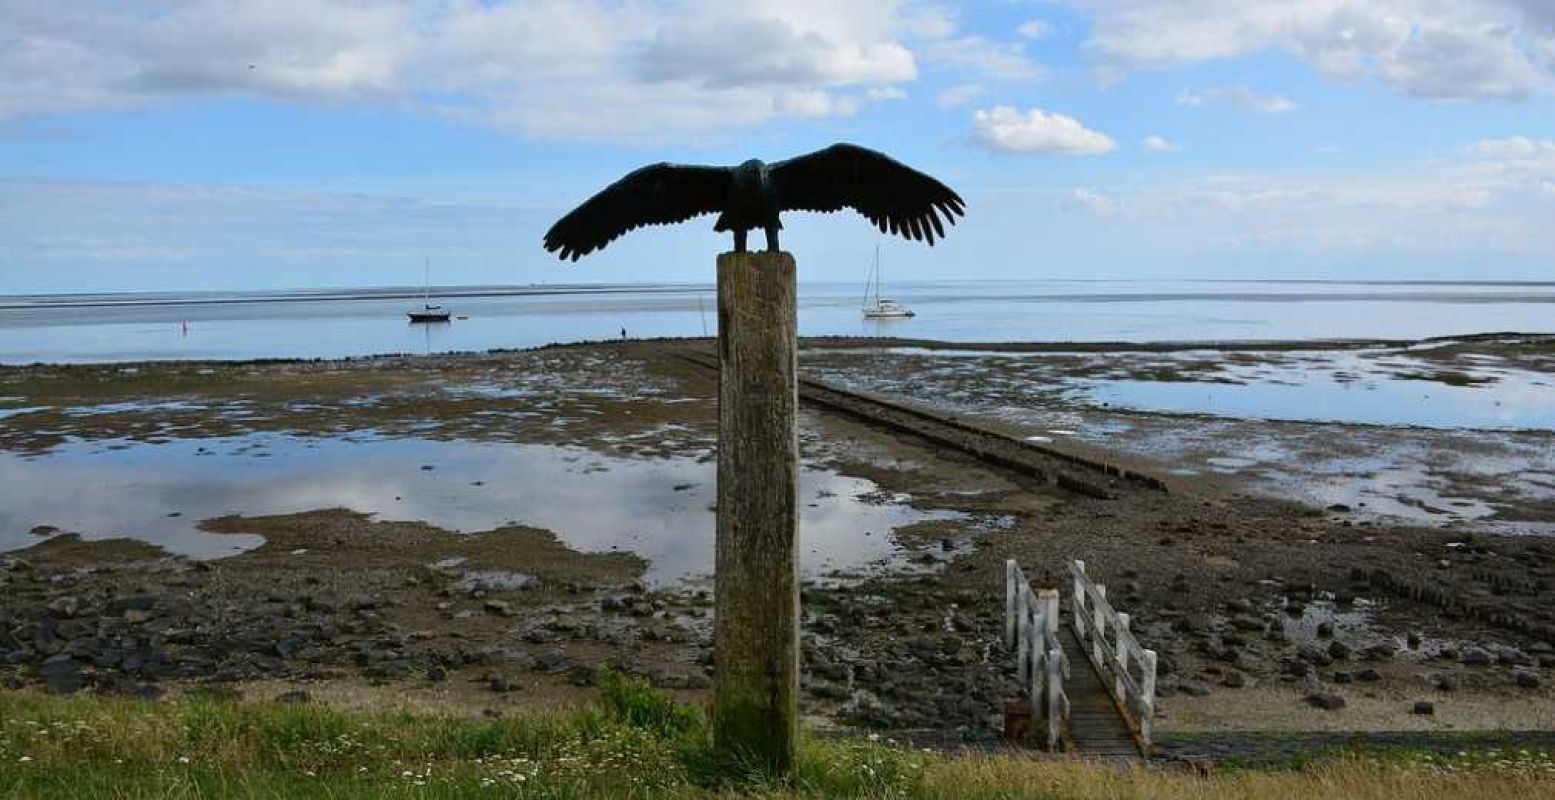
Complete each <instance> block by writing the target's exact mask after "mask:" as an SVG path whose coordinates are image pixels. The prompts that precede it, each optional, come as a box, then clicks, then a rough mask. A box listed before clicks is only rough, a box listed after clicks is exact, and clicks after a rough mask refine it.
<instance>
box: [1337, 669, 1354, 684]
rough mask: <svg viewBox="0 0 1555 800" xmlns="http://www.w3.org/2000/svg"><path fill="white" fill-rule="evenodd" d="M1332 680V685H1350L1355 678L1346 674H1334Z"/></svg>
mask: <svg viewBox="0 0 1555 800" xmlns="http://www.w3.org/2000/svg"><path fill="white" fill-rule="evenodd" d="M1332 680H1333V682H1334V683H1352V682H1354V681H1355V676H1354V675H1352V674H1350V673H1348V672H1335V673H1334V674H1333V677H1332Z"/></svg>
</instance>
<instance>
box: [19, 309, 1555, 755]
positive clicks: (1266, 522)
mask: <svg viewBox="0 0 1555 800" xmlns="http://www.w3.org/2000/svg"><path fill="white" fill-rule="evenodd" d="M708 349H709V345H708V343H707V342H705V341H694V340H685V341H634V342H621V343H608V344H592V345H573V346H558V347H549V348H540V349H537V350H526V351H515V352H495V353H486V354H470V355H447V356H430V357H384V358H362V359H348V360H339V361H310V362H285V361H279V362H245V363H214V362H212V363H147V364H134V365H104V366H33V367H15V368H6V369H0V449H3V451H4V454H3V456H0V470H3V474H4V476H5V478H6V479H5V481H4V484H5V485H6V486H8V487H11V489H9V490H0V491H5V493H6V494H7V496H6V497H4V498H3V500H4V503H5V505H6V507H7V510H6V511H5V512H3V513H4V516H3V520H4V522H5V523H6V526H7V527H8V528H10V529H11V530H6V531H0V536H8V537H10V538H6V539H3V543H4V544H5V545H6V546H7V547H8V548H10V552H8V553H6V554H4V555H3V556H0V583H3V587H0V588H3V591H0V661H3V663H4V666H3V667H0V672H3V675H4V680H5V682H6V683H7V684H9V685H12V686H18V687H22V686H36V687H41V688H45V689H47V690H51V691H57V692H74V691H81V690H95V691H122V692H130V693H136V694H141V695H144V696H161V695H162V694H164V693H168V692H172V693H180V692H188V691H223V692H238V693H243V694H247V695H254V696H267V697H268V696H278V695H283V694H284V695H288V696H297V695H296V694H295V693H296V692H305V693H307V694H308V695H311V696H316V697H321V698H327V699H332V700H334V701H337V702H341V703H351V704H370V705H374V706H383V705H389V706H409V707H433V706H438V707H444V708H446V707H449V705H450V704H452V705H453V707H458V708H467V709H469V710H470V711H471V712H472V713H475V712H479V711H483V710H484V711H488V712H491V713H501V712H502V711H503V710H506V709H517V708H532V707H536V706H554V705H565V704H569V703H571V702H574V701H575V700H578V699H579V698H581V697H583V696H584V695H585V693H586V692H587V691H588V689H587V688H586V687H588V685H589V684H590V683H591V681H592V680H593V676H594V674H595V670H596V669H597V667H598V665H600V664H602V663H611V664H615V665H618V666H620V667H621V668H623V669H626V670H628V671H632V672H637V673H641V674H644V675H647V676H650V677H651V678H652V679H653V680H654V681H655V682H656V683H658V684H659V685H661V686H665V687H668V688H671V689H673V690H675V691H677V692H680V693H682V694H684V695H686V696H691V697H700V696H701V695H702V693H703V691H704V690H705V689H706V688H707V687H708V686H709V685H710V683H709V677H710V674H711V663H712V659H711V650H710V646H711V630H712V629H711V620H710V614H711V601H710V597H709V591H710V589H711V583H710V581H709V580H708V579H707V575H706V571H707V569H706V566H705V565H706V564H710V562H711V539H710V538H709V537H710V535H711V527H712V514H713V510H712V508H711V507H710V504H711V500H710V498H711V497H712V496H713V495H712V492H711V487H712V475H713V469H712V466H713V459H714V458H715V439H716V430H715V427H716V395H717V392H716V375H715V374H713V373H711V372H710V371H709V370H707V369H706V368H705V367H702V366H700V365H699V364H698V363H697V362H696V361H695V360H689V359H687V358H685V356H687V355H692V356H696V355H698V354H705V353H706V352H707V351H708ZM1042 350H1043V348H1039V347H1036V346H1023V347H1013V348H1009V347H1006V348H1001V347H999V346H990V347H989V348H987V349H981V350H980V349H976V348H973V349H972V350H971V351H970V352H969V351H968V349H967V348H965V347H962V348H959V351H958V352H947V351H946V350H945V348H942V347H940V346H938V345H935V344H933V343H927V344H926V343H922V342H897V341H878V340H845V341H844V340H817V341H813V342H809V343H808V345H807V349H806V351H805V354H804V355H803V357H802V364H803V367H804V369H805V374H806V375H807V376H810V377H812V378H817V379H821V380H825V381H827V382H830V383H832V384H835V385H838V386H843V387H848V388H852V389H858V390H866V391H870V392H875V393H878V394H881V395H884V396H891V397H893V398H896V399H898V400H901V401H903V402H907V403H910V404H914V405H917V406H919V407H922V408H925V409H930V410H933V411H934V412H935V413H940V414H948V415H956V416H960V417H964V418H967V419H975V420H977V421H978V422H979V424H983V425H987V426H991V427H994V428H996V429H998V430H1001V431H1004V432H1006V433H1008V434H1009V435H1011V436H1014V437H1017V438H1020V439H1024V440H1031V441H1034V442H1037V441H1040V442H1041V443H1042V445H1043V446H1044V447H1047V448H1052V449H1054V450H1055V451H1057V452H1063V453H1069V454H1072V455H1075V456H1079V457H1095V458H1105V459H1107V460H1109V461H1112V462H1120V461H1121V462H1124V463H1127V464H1128V465H1129V466H1130V467H1131V468H1134V469H1136V470H1139V471H1141V472H1145V473H1147V474H1151V475H1154V476H1157V477H1159V478H1160V480H1161V481H1162V482H1163V483H1164V484H1165V485H1166V487H1167V489H1166V490H1165V491H1162V490H1160V489H1155V488H1151V487H1149V486H1145V485H1141V484H1138V483H1135V482H1130V481H1126V480H1117V479H1110V480H1103V481H1102V485H1103V488H1104V491H1101V492H1095V493H1090V494H1081V493H1075V492H1072V491H1066V490H1064V489H1062V488H1060V487H1059V486H1056V485H1054V484H1052V483H1051V482H1043V481H1038V480H1035V479H1033V478H1031V477H1029V476H1026V475H1022V474H1018V473H1014V472H1010V471H1008V470H1005V469H1002V468H1000V467H998V466H995V465H992V464H989V463H986V462H983V461H980V460H978V459H976V458H974V457H972V456H971V455H968V454H965V453H962V452H958V451H954V450H948V449H946V448H944V447H941V446H937V445H935V444H934V443H932V442H929V441H926V440H923V439H921V438H918V437H916V436H913V435H911V434H909V433H905V432H903V431H901V430H899V429H896V428H893V427H890V426H884V425H878V424H873V423H872V422H871V421H870V420H867V419H859V418H856V417H844V416H840V415H836V414H833V413H830V412H827V411H824V410H820V409H813V408H807V409H805V410H804V411H803V412H802V419H801V424H802V428H801V430H802V434H801V439H802V441H801V449H802V452H803V456H804V460H805V466H806V469H805V474H806V481H807V488H806V489H804V490H803V493H804V501H805V505H806V508H807V509H808V511H807V513H808V514H809V516H807V517H806V523H805V526H806V527H805V531H806V532H805V534H804V536H805V540H804V544H803V546H804V547H805V549H806V550H807V552H808V553H810V556H809V557H808V558H809V560H808V561H807V563H806V567H805V570H806V572H805V574H806V576H807V583H806V589H805V591H804V604H805V606H804V608H805V610H804V630H805V640H804V656H805V682H804V689H805V694H804V700H803V702H804V704H805V707H806V710H807V713H808V714H809V715H810V716H811V718H812V723H813V724H815V725H831V724H838V725H864V726H871V727H878V728H884V729H891V730H896V731H918V732H920V734H921V735H923V736H925V737H926V738H930V739H934V740H936V741H946V742H985V741H991V740H993V739H994V738H996V736H997V734H998V730H999V725H1000V714H1001V712H1002V709H1003V704H1004V701H1005V699H1006V698H1007V697H1008V696H1010V695H1011V694H1012V693H1013V670H1012V668H1011V664H1010V658H1009V655H1008V654H1007V653H1006V652H1005V651H1004V649H1003V644H1002V642H1001V641H1000V640H1001V635H1000V634H1001V628H1002V621H1003V619H1002V616H1003V587H1002V581H1003V575H1004V562H1005V560H1006V559H1008V558H1015V559H1017V560H1018V561H1019V563H1020V564H1021V565H1022V567H1023V568H1024V569H1025V571H1026V573H1027V574H1028V575H1029V576H1031V577H1032V578H1033V580H1034V581H1036V582H1038V583H1046V584H1048V585H1052V586H1062V585H1064V582H1065V581H1066V580H1067V577H1066V575H1067V572H1066V565H1067V564H1068V562H1069V561H1070V560H1072V559H1082V560H1084V561H1085V562H1086V564H1087V568H1088V570H1089V572H1090V573H1091V574H1092V575H1094V576H1095V577H1097V579H1098V580H1100V581H1102V582H1104V583H1106V584H1107V585H1108V586H1109V589H1110V594H1109V596H1110V597H1112V598H1114V602H1115V604H1116V605H1117V606H1118V607H1119V608H1120V609H1121V610H1124V611H1127V612H1129V613H1130V614H1131V615H1132V617H1133V624H1134V629H1135V631H1136V633H1137V635H1138V636H1139V638H1140V639H1141V641H1142V642H1143V643H1144V644H1145V645H1146V646H1147V647H1151V648H1153V649H1155V650H1157V651H1158V652H1159V653H1160V655H1161V673H1162V677H1161V681H1160V692H1161V701H1160V716H1159V718H1158V720H1157V724H1156V726H1157V729H1158V730H1160V731H1162V732H1164V733H1166V734H1168V735H1169V736H1170V735H1179V736H1188V735H1190V734H1218V733H1223V732H1226V731H1313V730H1344V731H1354V730H1379V731H1380V730H1386V731H1410V730H1419V731H1471V730H1483V729H1491V728H1496V729H1524V730H1548V729H1550V728H1551V727H1552V723H1551V720H1555V694H1552V691H1551V689H1550V686H1549V684H1550V679H1551V674H1550V670H1551V668H1552V667H1555V600H1552V599H1551V596H1552V595H1551V592H1550V588H1551V581H1552V579H1555V545H1552V544H1551V543H1550V542H1549V541H1548V540H1547V539H1546V538H1545V537H1543V536H1541V535H1538V534H1540V533H1544V532H1548V531H1550V530H1552V529H1555V434H1552V433H1551V431H1550V430H1549V428H1548V426H1547V425H1543V426H1542V427H1541V425H1542V423H1541V422H1539V420H1542V417H1541V416H1539V415H1540V414H1542V413H1548V411H1549V410H1548V409H1542V410H1541V408H1542V407H1541V405H1540V404H1541V403H1542V400H1541V399H1540V398H1543V397H1545V394H1544V393H1545V392H1547V391H1549V387H1550V386H1551V378H1552V376H1555V343H1552V340H1550V339H1549V338H1547V337H1501V338H1486V339H1484V340H1477V341H1471V342H1462V341H1459V342H1443V343H1437V345H1436V346H1422V345H1421V343H1338V344H1333V345H1331V346H1316V345H1312V344H1310V343H1306V344H1304V345H1302V346H1296V345H1286V344H1272V345H1268V346H1266V347H1262V348H1260V347H1258V346H1253V345H1236V346H1228V347H1224V348H1217V347H1212V346H1196V347H1192V348H1186V349H1184V350H1183V351H1181V352H1171V351H1166V350H1163V349H1162V348H1159V347H1149V348H1142V347H1138V346H1127V345H1119V346H1115V347H1110V348H1109V347H1102V346H1088V347H1086V348H1083V350H1075V349H1073V348H1071V349H1069V350H1065V349H1064V348H1063V347H1062V346H1057V345H1055V346H1051V347H1050V348H1048V349H1047V352H1041V351H1042ZM1336 356H1342V357H1343V358H1341V359H1338V360H1336ZM1336 373H1343V375H1341V376H1340V378H1341V379H1342V378H1343V376H1344V375H1353V376H1355V377H1354V378H1353V380H1352V384H1354V383H1356V382H1361V383H1364V382H1365V381H1368V380H1371V381H1381V383H1377V384H1376V385H1378V386H1382V387H1383V388H1380V389H1378V390H1377V391H1381V392H1383V393H1384V394H1386V393H1387V392H1392V391H1395V390H1397V391H1404V390H1405V389H1408V390H1413V389H1422V390H1423V392H1424V393H1434V392H1438V391H1464V392H1469V391H1475V390H1476V389H1485V388H1486V387H1487V386H1491V387H1493V385H1495V383H1496V382H1498V381H1501V382H1516V385H1517V386H1518V387H1520V388H1522V389H1524V390H1526V391H1524V392H1523V393H1522V396H1525V397H1527V396H1531V397H1533V398H1535V401H1534V403H1533V408H1532V409H1531V410H1527V411H1518V412H1517V414H1514V415H1511V416H1509V417H1507V418H1506V419H1508V420H1510V421H1509V422H1507V421H1503V422H1501V423H1495V422H1494V421H1493V422H1492V423H1484V424H1482V423H1477V422H1475V421H1474V420H1472V419H1470V420H1465V421H1463V422H1462V423H1461V424H1458V423H1456V419H1457V418H1456V417H1452V416H1451V415H1450V414H1448V416H1447V417H1446V418H1444V419H1443V420H1440V421H1437V424H1420V423H1419V422H1415V421H1410V420H1408V419H1398V420H1394V421H1393V422H1394V423H1396V424H1389V419H1388V416H1387V410H1386V408H1381V409H1378V408H1377V407H1376V406H1375V404H1370V403H1362V404H1361V407H1362V409H1363V411H1362V412H1353V413H1352V412H1350V411H1346V410H1345V409H1344V408H1339V409H1338V410H1336V411H1333V412H1329V413H1328V414H1327V416H1328V417H1332V418H1323V415H1311V414H1309V415H1307V416H1317V417H1319V418H1312V419H1308V418H1304V417H1302V416H1301V415H1299V414H1298V415H1293V416H1292V417H1291V418H1288V419H1276V420H1265V419H1244V418H1234V417H1227V416H1225V415H1223V414H1217V413H1215V412H1216V408H1215V407H1214V406H1213V405H1212V404H1211V405H1209V406H1207V407H1204V408H1196V407H1192V405H1191V403H1190V402H1189V401H1191V400H1193V398H1192V397H1191V396H1190V397H1188V398H1187V399H1184V400H1183V401H1182V402H1183V403H1186V405H1179V406H1172V407H1170V408H1168V410H1164V411H1163V410H1162V408H1160V407H1159V406H1161V405H1162V403H1159V402H1158V403H1156V404H1155V406H1154V407H1152V406H1151V402H1149V401H1150V400H1151V399H1152V398H1151V396H1148V395H1144V394H1140V395H1127V396H1119V395H1115V394H1107V392H1109V391H1115V389H1109V388H1107V386H1108V384H1109V383H1114V384H1122V383H1127V384H1128V385H1130V386H1133V385H1136V384H1144V385H1149V384H1152V383H1153V384H1159V385H1170V386H1180V385H1184V384H1187V385H1193V384H1199V385H1202V386H1207V387H1210V388H1226V387H1235V386H1238V385H1240V386H1242V387H1243V388H1247V387H1256V386H1257V385H1261V383H1263V384H1266V383H1270V382H1275V385H1278V383H1277V382H1279V381H1285V382H1289V376H1290V375H1291V374H1313V375H1318V376H1320V377H1321V378H1322V379H1323V380H1327V381H1330V382H1332V381H1334V380H1335V379H1334V375H1335V374H1336ZM1379 376H1380V377H1379ZM1238 382H1240V383H1238ZM1339 382H1340V383H1343V380H1339ZM1399 385H1402V386H1404V387H1405V389H1398V388H1397V387H1398V386H1399ZM1506 385H1510V384H1506ZM1141 391H1143V390H1141ZM1259 391H1261V390H1259ZM1400 396H1401V397H1404V395H1400ZM1488 396H1489V395H1488V394H1487V395H1485V396H1483V397H1482V396H1480V395H1472V396H1470V398H1471V399H1472V400H1473V401H1474V402H1480V401H1482V400H1483V399H1484V397H1488ZM1508 396H1510V395H1508ZM1237 397H1240V395H1237ZM1174 398H1175V396H1174ZM1228 402H1231V401H1228ZM1490 402H1492V403H1493V402H1494V401H1493V400H1491V401H1490ZM1383 405H1384V406H1385V405H1386V404H1383ZM1428 405H1429V404H1428ZM1431 407H1432V408H1435V406H1431ZM1347 413H1348V414H1350V417H1351V418H1350V419H1345V418H1344V417H1345V415H1346V414H1347ZM1432 413H1436V412H1435V411H1433V412H1432ZM1443 413H1444V414H1445V413H1447V412H1443ZM1367 415H1371V416H1370V417H1368V416H1367ZM1529 420H1531V421H1529ZM472 454H475V455H472ZM477 456H478V457H477ZM1062 463H1063V462H1061V461H1055V465H1056V466H1055V469H1068V468H1069V467H1064V466H1062ZM590 481H595V482H596V483H589V482H590ZM580 485H584V486H587V487H590V490H589V491H586V492H580V491H578V490H577V487H578V486H580ZM590 492H592V494H591V493H590ZM590 506H596V507H590ZM116 509H117V510H119V512H122V513H118V512H116ZM132 509H133V513H131V510H132ZM126 520H133V522H127V521H126ZM665 520H670V521H671V522H670V523H669V524H664V521H665ZM704 550H705V553H704V552H703V551H704ZM704 556H705V557H704ZM1313 695H1337V696H1339V697H1341V698H1343V699H1344V700H1345V703H1344V705H1343V707H1342V708H1337V709H1334V708H1320V707H1318V706H1316V705H1313V704H1312V703H1310V702H1308V699H1309V698H1310V697H1311V696H1313ZM1422 703H1424V704H1428V705H1429V707H1430V711H1431V713H1428V714H1427V713H1417V712H1419V711H1422V710H1423V709H1424V708H1425V706H1422V705H1420V704H1422Z"/></svg>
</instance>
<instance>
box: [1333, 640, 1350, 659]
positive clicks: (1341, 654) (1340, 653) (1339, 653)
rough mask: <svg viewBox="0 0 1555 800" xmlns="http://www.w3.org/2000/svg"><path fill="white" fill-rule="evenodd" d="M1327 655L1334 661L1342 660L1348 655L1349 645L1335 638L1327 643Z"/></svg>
mask: <svg viewBox="0 0 1555 800" xmlns="http://www.w3.org/2000/svg"><path fill="white" fill-rule="evenodd" d="M1328 655H1329V657H1330V658H1332V659H1333V660H1335V661H1343V660H1345V659H1347V658H1349V657H1350V646H1349V645H1347V644H1345V643H1344V642H1341V641H1339V640H1338V639H1335V640H1333V641H1332V642H1329V643H1328Z"/></svg>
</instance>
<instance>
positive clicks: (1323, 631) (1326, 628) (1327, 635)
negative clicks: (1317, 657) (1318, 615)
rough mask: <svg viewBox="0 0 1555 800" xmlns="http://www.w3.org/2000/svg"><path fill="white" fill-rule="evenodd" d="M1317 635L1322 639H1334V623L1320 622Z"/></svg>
mask: <svg viewBox="0 0 1555 800" xmlns="http://www.w3.org/2000/svg"><path fill="white" fill-rule="evenodd" d="M1317 635H1318V637H1319V638H1322V639H1332V638H1333V636H1334V623H1332V622H1319V623H1318V624H1317Z"/></svg>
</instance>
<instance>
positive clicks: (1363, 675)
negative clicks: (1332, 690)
mask: <svg viewBox="0 0 1555 800" xmlns="http://www.w3.org/2000/svg"><path fill="white" fill-rule="evenodd" d="M1355 678H1356V680H1360V681H1365V682H1366V683H1376V682H1377V681H1380V680H1382V673H1380V672H1378V671H1376V670H1374V669H1372V668H1371V667H1367V668H1366V669H1363V670H1361V671H1360V672H1357V673H1355Z"/></svg>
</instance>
